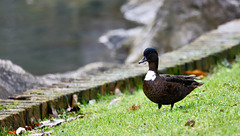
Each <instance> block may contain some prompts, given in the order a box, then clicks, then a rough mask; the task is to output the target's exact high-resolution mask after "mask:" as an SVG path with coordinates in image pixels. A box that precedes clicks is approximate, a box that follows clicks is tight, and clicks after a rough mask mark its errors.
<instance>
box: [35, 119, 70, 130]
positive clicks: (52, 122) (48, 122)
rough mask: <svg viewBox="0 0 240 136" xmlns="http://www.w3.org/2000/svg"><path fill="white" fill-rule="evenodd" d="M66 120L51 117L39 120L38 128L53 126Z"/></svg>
mask: <svg viewBox="0 0 240 136" xmlns="http://www.w3.org/2000/svg"><path fill="white" fill-rule="evenodd" d="M66 121H67V119H52V120H46V121H41V122H40V126H39V128H42V127H54V126H57V125H59V124H61V123H63V122H66Z"/></svg>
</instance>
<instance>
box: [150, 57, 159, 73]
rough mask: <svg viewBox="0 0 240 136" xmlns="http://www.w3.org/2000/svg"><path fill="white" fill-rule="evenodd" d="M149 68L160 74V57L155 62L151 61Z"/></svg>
mask: <svg viewBox="0 0 240 136" xmlns="http://www.w3.org/2000/svg"><path fill="white" fill-rule="evenodd" d="M148 65H149V70H151V71H154V72H155V73H156V75H158V59H157V61H154V62H149V64H148Z"/></svg>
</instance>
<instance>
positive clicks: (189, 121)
mask: <svg viewBox="0 0 240 136" xmlns="http://www.w3.org/2000/svg"><path fill="white" fill-rule="evenodd" d="M194 125H195V121H194V120H188V122H187V123H186V124H185V126H190V127H193V126H194Z"/></svg>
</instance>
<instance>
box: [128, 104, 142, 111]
mask: <svg viewBox="0 0 240 136" xmlns="http://www.w3.org/2000/svg"><path fill="white" fill-rule="evenodd" d="M140 107H141V105H140V104H139V105H136V104H133V105H132V106H130V107H129V108H128V109H129V110H133V111H135V110H137V109H140Z"/></svg>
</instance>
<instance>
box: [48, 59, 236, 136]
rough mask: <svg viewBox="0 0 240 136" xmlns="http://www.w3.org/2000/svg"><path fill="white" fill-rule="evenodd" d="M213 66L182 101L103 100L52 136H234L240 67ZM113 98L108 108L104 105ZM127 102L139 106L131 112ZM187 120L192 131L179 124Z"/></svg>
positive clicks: (140, 97) (128, 97)
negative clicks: (164, 102) (210, 72)
mask: <svg viewBox="0 0 240 136" xmlns="http://www.w3.org/2000/svg"><path fill="white" fill-rule="evenodd" d="M239 60H240V59H238V61H236V62H235V64H234V65H232V66H231V67H229V66H228V67H226V66H220V65H219V66H217V67H216V68H215V70H214V71H213V73H212V75H209V76H208V77H207V78H204V79H203V80H202V81H201V82H204V83H205V84H204V85H203V86H201V87H199V88H197V89H195V90H194V91H193V92H192V93H191V94H190V95H188V96H187V97H186V98H185V99H183V100H182V101H180V102H178V103H176V104H175V105H174V108H173V110H172V111H171V110H170V105H164V106H163V107H162V108H161V109H160V110H158V108H157V107H158V106H157V104H154V103H152V102H151V101H150V100H148V99H147V98H146V97H145V95H144V93H143V92H142V90H135V92H134V94H126V93H125V94H123V95H121V96H114V95H111V96H104V97H102V98H100V99H99V100H98V101H97V102H96V103H95V104H93V105H85V106H82V107H81V112H83V113H85V117H83V118H80V119H77V120H74V121H71V122H67V123H63V124H61V125H59V126H56V127H54V128H45V129H48V130H50V129H54V133H53V134H52V135H240V99H239V96H240V63H239ZM116 98H119V99H120V100H119V101H118V102H117V103H115V104H113V105H109V103H110V102H111V101H112V100H113V99H116ZM133 104H135V105H140V107H139V108H138V107H136V109H135V110H132V109H131V108H129V107H131V106H132V105H133ZM191 120H192V121H193V122H195V124H194V125H193V127H191V126H185V124H186V123H187V122H188V121H191Z"/></svg>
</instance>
